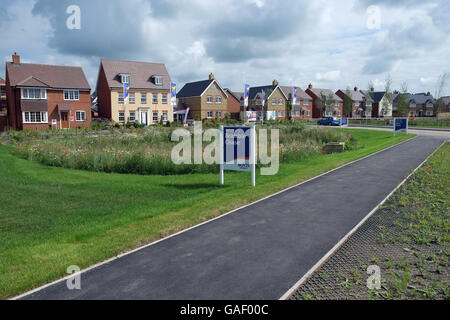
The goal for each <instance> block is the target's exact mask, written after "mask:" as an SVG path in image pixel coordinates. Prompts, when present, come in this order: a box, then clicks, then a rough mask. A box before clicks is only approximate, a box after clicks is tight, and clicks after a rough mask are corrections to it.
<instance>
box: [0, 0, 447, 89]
mask: <svg viewBox="0 0 450 320" xmlns="http://www.w3.org/2000/svg"><path fill="white" fill-rule="evenodd" d="M71 5H76V6H78V7H79V8H80V19H79V22H80V25H79V26H80V28H79V29H70V28H68V27H67V20H68V19H69V20H70V18H71V14H72V13H67V8H68V7H69V6H71ZM70 21H72V22H73V21H74V20H70ZM449 21H450V1H445V0H442V1H433V0H432V1H423V0H420V1H419V0H384V1H383V0H339V1H335V0H334V1H332V0H330V1H325V0H314V1H311V0H306V1H303V0H295V1H294V0H292V1H286V0H221V1H210V0H189V1H188V0H166V1H163V0H127V1H123V0H121V1H116V0H108V1H100V0H95V1H93V0H2V6H1V9H0V30H2V31H1V36H0V58H3V60H4V61H11V54H12V53H14V52H15V51H16V52H17V53H18V54H19V55H20V56H21V61H22V62H29V63H42V64H58V65H75V66H81V67H83V70H84V72H85V74H86V77H87V79H88V81H89V83H90V85H91V87H92V89H93V90H95V86H96V82H97V76H98V69H99V64H100V59H101V58H107V59H121V60H132V61H148V62H160V63H164V64H165V65H166V67H167V69H168V71H169V74H170V76H171V78H172V80H173V81H174V82H176V83H177V84H178V87H179V88H181V87H182V86H183V85H184V83H186V82H190V81H198V80H204V79H207V78H208V75H209V73H211V72H212V73H214V75H215V78H216V79H217V80H218V81H219V83H220V84H221V85H222V87H224V88H225V87H226V88H231V90H233V91H243V90H244V89H243V88H244V84H245V83H248V84H250V85H252V86H260V85H268V84H271V83H272V80H274V79H276V80H278V82H279V83H280V84H281V85H286V86H290V85H296V86H300V87H301V88H303V89H305V88H306V87H307V86H308V84H309V83H312V84H313V86H315V87H318V88H329V89H332V90H333V91H336V90H338V89H346V88H353V87H355V86H356V87H358V88H360V89H367V88H368V86H369V85H368V84H369V81H371V82H372V83H373V84H374V87H375V89H376V90H383V88H384V84H385V79H386V78H387V77H391V78H392V83H393V87H394V89H400V87H401V85H402V83H404V82H406V83H407V85H408V89H409V91H410V92H412V93H417V92H428V91H429V92H431V93H432V94H435V93H436V91H437V88H438V78H439V76H440V75H442V74H443V73H444V72H448V73H450V59H449V57H450V37H449V36H448V35H449V34H450V23H449ZM4 73H5V70H4V67H2V68H1V70H0V77H3V78H4ZM447 79H448V81H447V84H446V86H445V88H444V92H443V95H450V76H449V77H448V78H447Z"/></svg>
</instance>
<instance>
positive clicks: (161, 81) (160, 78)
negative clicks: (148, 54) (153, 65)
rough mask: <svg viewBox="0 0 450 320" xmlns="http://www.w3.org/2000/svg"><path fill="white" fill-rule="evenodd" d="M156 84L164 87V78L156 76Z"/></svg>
mask: <svg viewBox="0 0 450 320" xmlns="http://www.w3.org/2000/svg"><path fill="white" fill-rule="evenodd" d="M155 84H156V85H157V86H162V85H163V77H162V76H155Z"/></svg>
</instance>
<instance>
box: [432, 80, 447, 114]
mask: <svg viewBox="0 0 450 320" xmlns="http://www.w3.org/2000/svg"><path fill="white" fill-rule="evenodd" d="M446 79H447V73H446V72H444V73H443V74H441V75H440V76H439V78H438V83H437V88H436V93H435V95H434V98H435V99H436V102H435V104H434V114H435V115H437V114H438V113H440V112H442V109H443V107H444V99H443V98H442V93H443V91H444V88H445V84H446Z"/></svg>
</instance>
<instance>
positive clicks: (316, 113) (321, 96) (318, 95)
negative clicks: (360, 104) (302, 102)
mask: <svg viewBox="0 0 450 320" xmlns="http://www.w3.org/2000/svg"><path fill="white" fill-rule="evenodd" d="M305 92H306V93H307V94H308V95H309V96H311V98H312V99H313V116H312V117H313V118H322V117H336V118H341V117H342V115H343V113H344V110H343V109H344V101H343V100H342V99H341V98H340V97H338V96H337V95H336V94H335V93H334V92H333V91H331V90H330V89H319V88H313V86H312V84H309V85H308V89H306V91H305ZM324 100H325V101H324Z"/></svg>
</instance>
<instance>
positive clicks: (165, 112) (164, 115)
mask: <svg viewBox="0 0 450 320" xmlns="http://www.w3.org/2000/svg"><path fill="white" fill-rule="evenodd" d="M167 120H168V117H167V111H163V113H162V121H167Z"/></svg>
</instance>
